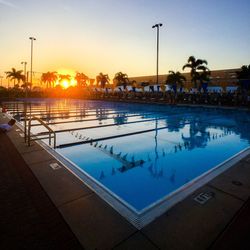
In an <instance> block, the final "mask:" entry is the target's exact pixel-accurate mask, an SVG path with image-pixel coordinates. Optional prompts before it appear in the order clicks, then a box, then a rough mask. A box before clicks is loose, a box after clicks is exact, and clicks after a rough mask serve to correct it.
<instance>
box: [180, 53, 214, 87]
mask: <svg viewBox="0 0 250 250" xmlns="http://www.w3.org/2000/svg"><path fill="white" fill-rule="evenodd" d="M204 64H205V65H207V61H206V60H202V59H197V60H196V59H195V57H194V56H190V57H189V58H188V63H187V64H185V65H184V66H183V67H182V70H184V69H185V68H190V69H191V72H190V73H191V82H192V83H193V85H194V87H195V88H197V81H200V83H201V84H202V81H203V80H204V79H206V78H208V75H210V71H209V69H208V68H207V67H206V66H205V65H204Z"/></svg>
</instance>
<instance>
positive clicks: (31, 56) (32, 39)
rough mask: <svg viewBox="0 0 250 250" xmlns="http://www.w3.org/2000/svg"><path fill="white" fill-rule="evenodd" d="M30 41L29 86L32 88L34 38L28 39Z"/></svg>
mask: <svg viewBox="0 0 250 250" xmlns="http://www.w3.org/2000/svg"><path fill="white" fill-rule="evenodd" d="M29 39H30V40H31V55H30V86H32V73H33V72H32V62H33V41H36V38H35V37H30V38H29Z"/></svg>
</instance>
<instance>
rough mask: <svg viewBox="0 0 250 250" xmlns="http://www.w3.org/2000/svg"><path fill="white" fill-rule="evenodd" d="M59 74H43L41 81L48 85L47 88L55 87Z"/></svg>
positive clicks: (54, 72)
mask: <svg viewBox="0 0 250 250" xmlns="http://www.w3.org/2000/svg"><path fill="white" fill-rule="evenodd" d="M57 78H58V77H57V72H56V71H53V72H49V71H48V72H47V73H43V74H42V76H41V81H42V82H44V83H45V84H46V88H48V87H50V88H51V87H52V86H53V87H54V84H55V82H56V80H57Z"/></svg>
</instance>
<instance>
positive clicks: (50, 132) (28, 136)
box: [24, 116, 56, 148]
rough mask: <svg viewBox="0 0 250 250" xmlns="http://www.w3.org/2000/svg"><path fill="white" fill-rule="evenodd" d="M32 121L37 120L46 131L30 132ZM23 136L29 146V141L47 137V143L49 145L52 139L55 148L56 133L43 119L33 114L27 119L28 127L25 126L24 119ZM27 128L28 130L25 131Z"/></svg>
mask: <svg viewBox="0 0 250 250" xmlns="http://www.w3.org/2000/svg"><path fill="white" fill-rule="evenodd" d="M32 121H38V122H39V123H40V124H41V125H42V126H43V127H45V128H46V129H47V130H48V132H41V133H38V134H35V135H32V134H31V127H32V126H34V125H32V123H31V122H32ZM24 130H25V131H24V132H25V133H24V137H25V142H26V141H27V143H28V146H30V142H31V141H36V140H42V139H49V145H50V146H51V141H52V139H53V142H54V143H53V148H56V133H55V131H54V130H53V129H51V128H50V127H49V126H48V125H47V124H46V123H45V122H44V121H43V120H41V119H40V118H38V117H36V116H33V117H31V118H30V119H29V121H28V128H27V124H26V121H25V128H24ZM27 130H28V131H27ZM42 135H48V136H45V137H40V136H42Z"/></svg>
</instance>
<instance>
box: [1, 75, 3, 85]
mask: <svg viewBox="0 0 250 250" xmlns="http://www.w3.org/2000/svg"><path fill="white" fill-rule="evenodd" d="M0 79H1V87H2V86H3V76H0Z"/></svg>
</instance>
